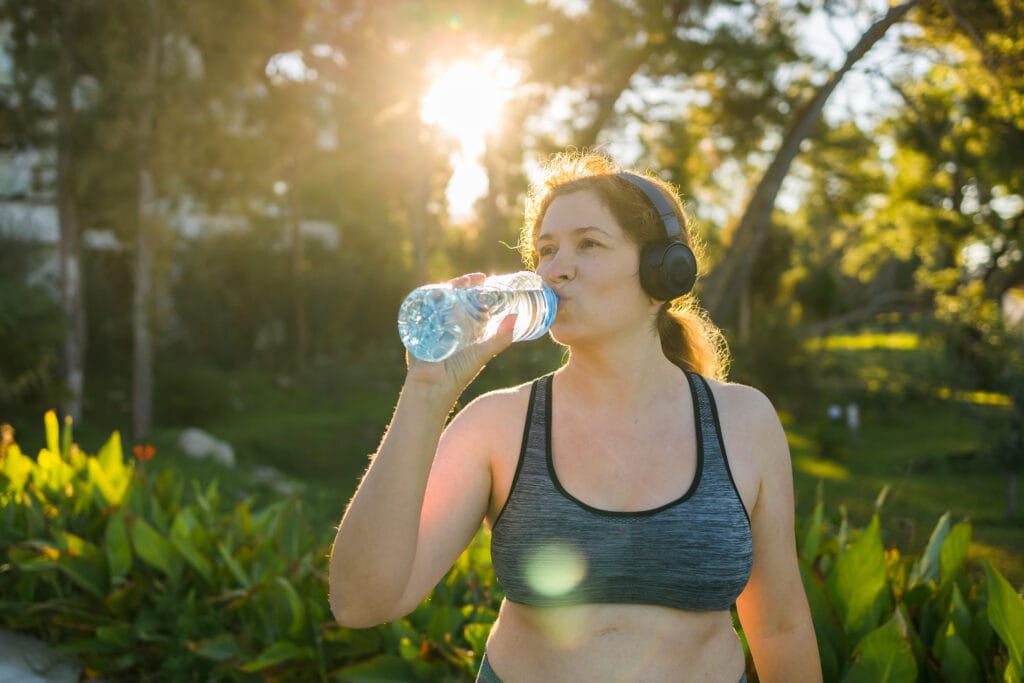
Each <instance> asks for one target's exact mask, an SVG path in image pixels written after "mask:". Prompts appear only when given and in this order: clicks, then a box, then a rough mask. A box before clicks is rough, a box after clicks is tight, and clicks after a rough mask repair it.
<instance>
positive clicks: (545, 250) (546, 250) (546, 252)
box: [537, 247, 555, 258]
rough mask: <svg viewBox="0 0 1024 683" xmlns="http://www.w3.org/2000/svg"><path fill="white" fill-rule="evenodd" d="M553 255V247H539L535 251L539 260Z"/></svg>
mask: <svg viewBox="0 0 1024 683" xmlns="http://www.w3.org/2000/svg"><path fill="white" fill-rule="evenodd" d="M554 253H555V248H554V247H541V248H540V249H538V250H537V255H538V256H540V257H541V258H545V257H547V256H551V255H552V254H554Z"/></svg>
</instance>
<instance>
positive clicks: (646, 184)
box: [615, 173, 683, 239]
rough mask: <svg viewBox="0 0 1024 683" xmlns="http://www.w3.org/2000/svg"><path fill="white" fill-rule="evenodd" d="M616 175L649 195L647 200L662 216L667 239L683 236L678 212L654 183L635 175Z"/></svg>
mask: <svg viewBox="0 0 1024 683" xmlns="http://www.w3.org/2000/svg"><path fill="white" fill-rule="evenodd" d="M615 175H616V176H618V177H619V178H622V179H623V180H628V181H629V182H631V183H633V184H634V185H636V186H637V187H639V188H640V189H641V190H642V191H643V193H644V194H645V195H647V199H649V200H650V202H651V204H653V205H654V208H655V210H656V211H657V212H658V215H659V216H661V222H662V224H663V225H664V226H665V235H666V237H668V238H669V239H674V238H676V237H678V236H679V235H682V234H683V230H682V228H681V227H680V225H679V219H678V218H676V212H675V211H673V210H672V206H671V205H670V204H669V203H668V200H666V199H665V195H663V194H662V193H661V191H660V190H659V189H658V188H657V186H656V185H655V184H654V183H652V182H651V181H650V180H648V179H647V178H644V177H641V176H638V175H635V174H633V173H616V174H615Z"/></svg>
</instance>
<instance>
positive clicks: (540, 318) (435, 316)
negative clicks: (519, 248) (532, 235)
mask: <svg viewBox="0 0 1024 683" xmlns="http://www.w3.org/2000/svg"><path fill="white" fill-rule="evenodd" d="M530 275H533V274H532V273H530ZM530 284H533V282H532V281H530ZM536 284H537V285H538V287H539V288H538V289H527V290H525V291H524V290H509V289H506V288H505V287H504V286H501V285H496V284H484V285H480V286H476V287H463V288H458V289H454V288H452V287H451V286H449V285H428V286H425V287H421V288H419V289H417V290H414V291H413V293H412V294H410V295H409V297H407V298H406V300H405V302H404V303H403V304H402V308H401V310H400V311H399V316H398V333H399V335H400V336H401V338H402V343H404V344H405V346H406V348H407V349H409V352H410V353H411V354H412V355H414V356H415V357H417V358H419V359H421V360H425V361H431V362H436V361H440V360H444V359H445V358H447V357H448V356H450V355H451V354H452V353H454V352H455V351H456V350H458V349H459V348H461V347H462V346H466V345H468V344H473V343H476V342H479V341H482V340H483V339H487V338H489V337H491V336H492V335H493V334H494V333H495V332H496V331H497V329H498V326H499V325H500V324H501V321H502V320H503V319H504V318H505V316H506V315H508V314H509V313H513V312H518V313H519V317H518V318H517V320H516V325H515V329H514V330H513V339H514V340H515V341H526V340H530V339H536V338H538V337H540V336H542V335H543V334H544V333H545V332H547V330H548V327H550V325H551V323H552V321H553V320H554V317H555V311H556V308H557V305H558V298H557V297H556V296H555V294H554V292H552V291H551V290H550V289H547V288H545V287H543V285H542V284H541V282H540V280H539V278H537V283H536Z"/></svg>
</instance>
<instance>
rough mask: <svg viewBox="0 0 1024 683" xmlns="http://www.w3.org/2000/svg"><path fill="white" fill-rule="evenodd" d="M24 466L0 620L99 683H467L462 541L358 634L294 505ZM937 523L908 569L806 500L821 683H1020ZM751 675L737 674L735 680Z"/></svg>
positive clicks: (469, 564) (485, 543)
mask: <svg viewBox="0 0 1024 683" xmlns="http://www.w3.org/2000/svg"><path fill="white" fill-rule="evenodd" d="M45 422H46V447H45V448H43V449H41V450H40V451H39V454H38V455H37V456H36V457H35V458H32V457H29V456H26V455H25V454H24V453H22V452H21V450H20V448H19V447H18V445H17V444H16V443H15V442H14V441H13V439H11V438H9V432H8V437H7V438H5V439H4V442H3V448H2V451H0V515H2V519H3V524H2V525H0V553H2V554H0V625H2V626H3V627H4V628H8V629H13V630H15V631H21V632H26V633H31V634H35V635H37V636H39V637H42V638H44V639H45V640H46V641H48V642H49V643H51V644H53V645H54V646H56V647H57V648H58V649H59V650H60V651H64V652H71V653H74V654H76V655H78V656H79V657H81V658H82V660H83V661H84V662H85V664H86V666H87V667H88V669H89V670H90V671H93V672H97V673H99V674H100V675H102V676H103V677H104V678H105V679H106V680H111V681H118V680H166V679H174V680H204V681H205V680H240V681H244V680H261V679H262V680H283V681H291V680H294V681H308V680H340V681H382V680H402V681H460V680H461V681H468V680H472V679H473V676H474V675H475V671H476V669H477V667H478V666H479V659H480V657H481V655H482V653H483V648H484V644H485V642H486V639H487V636H488V634H489V632H490V628H491V625H492V623H493V622H494V619H495V618H496V617H497V608H498V606H499V604H500V601H501V599H502V592H501V590H500V587H499V586H498V585H497V584H496V582H495V579H494V574H493V571H492V569H491V565H490V550H489V543H490V539H489V537H488V534H487V533H486V532H485V531H482V532H481V533H480V534H478V536H477V538H476V539H475V540H474V541H473V543H472V544H471V545H470V547H469V548H468V549H467V550H466V552H465V553H463V554H462V556H461V557H460V558H459V559H458V561H457V562H456V564H455V566H454V567H453V568H452V569H451V571H450V572H449V573H448V574H447V576H446V577H445V578H444V579H443V580H442V581H441V582H440V583H439V584H438V585H437V587H436V588H435V590H434V592H433V593H432V595H431V597H430V599H429V600H427V601H424V602H423V603H422V604H421V605H420V606H419V607H418V608H417V609H416V610H414V611H413V612H412V613H411V614H409V615H408V616H407V617H405V618H403V619H400V620H397V621H394V622H391V623H389V624H384V625H381V626H378V627H375V628H371V629H363V630H351V629H346V628H342V627H340V626H338V625H337V624H335V623H334V622H333V620H332V619H331V618H330V615H329V613H328V609H327V592H326V558H327V554H328V553H327V545H326V542H327V541H328V540H329V539H326V538H323V537H319V538H318V537H317V535H316V534H314V533H313V532H312V530H311V529H310V525H309V522H308V518H307V512H306V511H305V510H304V509H303V507H302V505H301V503H300V502H299V501H298V500H293V499H284V500H280V501H278V502H275V503H273V504H270V505H267V506H264V507H255V506H253V505H252V504H251V502H249V501H248V500H238V501H230V500H228V499H227V496H226V495H224V494H223V493H222V492H221V490H220V489H219V487H218V485H217V483H216V482H212V483H209V484H206V485H205V486H202V485H200V484H199V483H198V482H195V481H192V482H186V481H184V480H182V478H181V477H179V476H178V475H176V474H175V472H174V471H172V470H169V469H168V470H165V471H164V472H163V473H162V474H161V475H160V476H159V477H156V478H155V479H154V478H151V477H150V476H149V474H148V473H147V470H146V468H147V464H146V463H145V462H136V461H134V460H129V461H127V462H126V461H125V458H124V456H123V453H122V448H121V441H120V437H119V436H118V434H117V433H114V434H113V435H112V436H111V438H110V439H109V440H108V441H107V443H106V444H105V445H104V446H103V447H102V448H101V449H100V451H99V453H97V454H96V455H95V456H93V455H87V454H85V453H83V452H82V451H81V450H79V448H78V446H77V445H76V444H75V443H74V442H73V440H72V435H71V429H70V425H69V424H66V425H64V428H63V429H62V428H61V426H60V425H59V424H58V421H57V419H56V417H55V416H54V415H53V413H49V414H47V416H46V420H45ZM970 539H971V527H970V525H969V524H967V523H956V524H954V523H952V521H951V518H950V515H949V514H946V515H944V516H943V517H942V518H941V519H940V520H939V523H938V524H937V525H936V527H935V530H934V531H933V533H932V536H931V539H930V541H929V543H928V546H927V548H926V549H925V550H924V552H923V553H921V554H920V555H919V556H910V555H908V556H902V555H901V554H900V552H899V551H898V550H896V549H894V548H891V549H888V550H887V549H886V548H885V546H884V544H883V539H882V533H881V525H880V523H879V519H878V517H877V516H876V517H875V518H874V519H873V520H872V521H871V523H870V524H868V526H867V527H865V528H863V529H851V528H850V527H849V524H848V523H847V520H846V516H845V510H841V512H840V514H839V515H838V516H830V515H827V514H826V512H825V508H824V503H823V501H822V500H821V497H820V496H819V499H818V501H817V503H816V505H815V507H814V509H813V511H812V512H811V514H810V515H808V516H807V518H806V519H804V520H802V521H801V522H799V523H798V544H799V556H800V569H801V576H802V578H803V581H804V585H805V588H806V591H807V596H808V600H809V603H810V605H811V610H812V614H813V617H814V624H815V631H816V635H817V640H818V647H819V651H820V654H821V660H822V666H823V669H824V671H825V680H826V681H844V682H849V683H858V682H861V681H864V682H867V681H872V682H876V681H891V682H893V683H895V682H898V681H908V682H909V681H950V682H952V681H956V682H957V683H960V682H964V681H966V682H970V681H978V682H979V683H980V682H981V681H986V680H1006V681H1020V680H1021V678H1020V675H1021V670H1022V662H1021V658H1022V652H1024V640H1022V639H1021V634H1022V633H1024V601H1022V599H1021V596H1020V595H1019V594H1018V593H1017V592H1016V591H1015V590H1014V589H1013V587H1012V586H1011V585H1010V584H1009V583H1008V582H1007V581H1006V580H1005V579H1004V578H1003V577H1002V576H1001V575H1000V574H999V573H998V572H997V571H996V570H995V569H993V568H992V567H991V566H990V565H988V564H987V563H986V564H985V567H984V571H983V572H982V571H979V570H978V567H976V566H974V565H973V564H972V563H970V562H969V561H968V548H969V546H970ZM753 680H756V679H753Z"/></svg>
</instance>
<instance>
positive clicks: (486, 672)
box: [476, 652, 747, 683]
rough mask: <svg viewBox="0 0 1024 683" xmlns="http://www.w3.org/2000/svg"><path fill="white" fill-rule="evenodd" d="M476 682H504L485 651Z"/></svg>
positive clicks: (744, 682)
mask: <svg viewBox="0 0 1024 683" xmlns="http://www.w3.org/2000/svg"><path fill="white" fill-rule="evenodd" d="M476 683H502V682H501V678H499V677H498V674H496V673H494V669H492V668H491V663H490V662H488V661H487V653H486V652H485V653H484V659H483V661H482V662H480V671H479V672H478V673H477V675H476ZM739 683H747V674H746V673H744V674H743V675H742V676H740V680H739Z"/></svg>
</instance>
